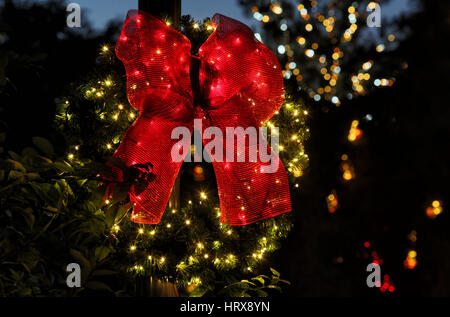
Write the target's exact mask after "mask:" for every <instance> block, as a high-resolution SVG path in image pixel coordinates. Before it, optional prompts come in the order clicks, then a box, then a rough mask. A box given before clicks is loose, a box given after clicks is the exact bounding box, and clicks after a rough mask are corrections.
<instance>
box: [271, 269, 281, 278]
mask: <svg viewBox="0 0 450 317" xmlns="http://www.w3.org/2000/svg"><path fill="white" fill-rule="evenodd" d="M270 271H272V274H273V275H275V276H276V277H280V273H279V272H278V271H277V270H275V269H273V268H270Z"/></svg>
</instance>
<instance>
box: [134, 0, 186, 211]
mask: <svg viewBox="0 0 450 317" xmlns="http://www.w3.org/2000/svg"><path fill="white" fill-rule="evenodd" d="M139 10H142V11H145V12H148V13H150V14H151V15H153V16H158V17H168V18H170V19H171V22H172V23H173V26H174V27H175V28H176V29H179V28H180V18H181V0H139ZM167 206H168V207H169V208H170V209H175V210H179V209H180V175H178V177H177V179H176V180H175V184H174V185H173V188H172V194H171V196H170V199H169V202H168V203H167Z"/></svg>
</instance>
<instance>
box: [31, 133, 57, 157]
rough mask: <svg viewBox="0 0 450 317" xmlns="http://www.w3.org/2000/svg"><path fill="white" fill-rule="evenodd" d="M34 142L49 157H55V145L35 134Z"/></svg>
mask: <svg viewBox="0 0 450 317" xmlns="http://www.w3.org/2000/svg"><path fill="white" fill-rule="evenodd" d="M33 144H34V145H35V146H36V147H37V148H38V149H39V150H40V151H41V152H42V153H44V154H45V155H47V156H48V157H53V156H54V154H55V150H54V149H53V145H52V144H51V143H50V142H49V141H48V140H47V139H44V138H41V137H38V136H35V137H33Z"/></svg>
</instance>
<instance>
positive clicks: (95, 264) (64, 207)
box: [0, 138, 123, 296]
mask: <svg viewBox="0 0 450 317" xmlns="http://www.w3.org/2000/svg"><path fill="white" fill-rule="evenodd" d="M33 143H34V144H35V145H36V147H37V149H36V148H25V149H24V150H23V151H22V153H20V154H18V153H14V152H9V153H8V154H6V153H4V154H3V155H2V156H1V157H0V184H1V187H0V210H1V212H0V226H1V227H2V230H1V231H0V263H1V265H0V296H75V295H80V294H83V293H86V292H93V291H99V292H104V291H108V292H112V290H111V288H110V287H109V286H108V285H107V284H106V282H105V280H108V279H110V277H111V276H114V275H117V274H119V270H118V268H119V267H118V266H117V265H116V264H113V263H112V262H111V258H112V257H111V255H112V254H113V253H114V252H115V247H116V241H115V239H114V238H113V237H112V236H111V235H110V234H109V226H108V221H109V222H114V221H116V219H114V220H110V219H109V218H110V217H114V216H117V215H111V214H108V213H105V212H104V211H103V210H102V205H103V197H102V194H101V192H102V191H101V190H99V182H98V181H97V180H95V179H93V180H90V178H92V175H96V174H97V173H98V168H97V167H98V165H97V164H92V165H91V164H89V162H86V163H83V164H82V163H79V162H69V161H65V160H60V159H57V158H55V157H54V150H53V146H52V145H51V144H50V142H48V141H47V140H45V139H43V138H33ZM105 168H106V167H105ZM103 191H104V190H103ZM122 213H123V211H122ZM72 262H76V263H79V264H80V265H81V267H82V286H83V287H82V288H81V289H70V288H68V287H67V286H66V277H67V272H66V267H67V265H68V264H69V263H72Z"/></svg>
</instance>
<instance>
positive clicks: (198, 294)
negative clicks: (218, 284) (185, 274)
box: [189, 286, 208, 297]
mask: <svg viewBox="0 0 450 317" xmlns="http://www.w3.org/2000/svg"><path fill="white" fill-rule="evenodd" d="M207 291H208V289H207V288H206V287H199V286H197V287H196V288H195V290H194V291H193V292H192V293H191V294H189V297H202V296H203V295H205V294H206V292H207Z"/></svg>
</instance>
